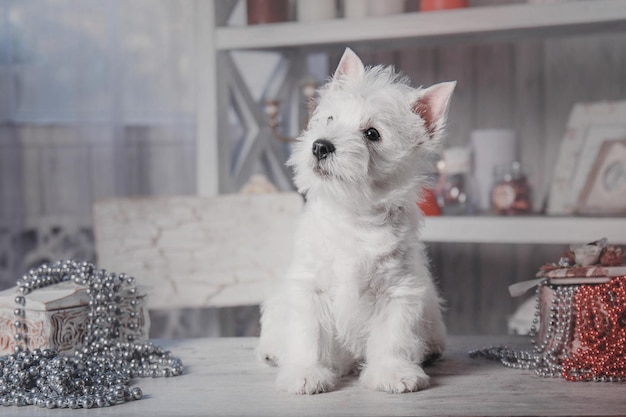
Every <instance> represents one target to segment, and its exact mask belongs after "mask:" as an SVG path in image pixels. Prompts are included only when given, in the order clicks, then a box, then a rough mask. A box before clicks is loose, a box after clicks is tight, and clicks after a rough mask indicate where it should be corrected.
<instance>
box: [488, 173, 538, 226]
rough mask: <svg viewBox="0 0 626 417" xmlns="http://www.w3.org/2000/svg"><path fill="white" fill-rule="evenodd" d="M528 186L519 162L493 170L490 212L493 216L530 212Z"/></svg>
mask: <svg viewBox="0 0 626 417" xmlns="http://www.w3.org/2000/svg"><path fill="white" fill-rule="evenodd" d="M530 194H531V193H530V185H529V183H528V179H527V178H526V175H524V173H523V172H522V168H521V165H520V163H519V162H513V163H512V164H507V165H498V166H496V167H495V168H494V185H493V188H492V190H491V211H492V212H493V213H494V214H508V215H516V214H527V213H530V212H531V209H532V206H531V200H530V197H531V195H530Z"/></svg>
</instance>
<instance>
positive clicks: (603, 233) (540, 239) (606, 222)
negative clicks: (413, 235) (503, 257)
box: [421, 216, 626, 245]
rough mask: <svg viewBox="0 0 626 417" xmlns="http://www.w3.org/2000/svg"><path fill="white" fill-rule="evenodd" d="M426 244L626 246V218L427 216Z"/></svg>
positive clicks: (424, 231)
mask: <svg viewBox="0 0 626 417" xmlns="http://www.w3.org/2000/svg"><path fill="white" fill-rule="evenodd" d="M424 223H425V227H424V230H423V231H422V235H421V237H422V240H424V241H425V242H476V243H537V244H570V243H583V242H588V241H593V240H596V239H600V238H603V237H606V238H607V239H608V240H609V243H611V244H620V245H623V244H626V218H615V217H611V218H609V217H555V216H536V217H534V216H529V217H508V216H503V217H490V216H484V217H482V216H458V217H457V216H440V217H439V216H437V217H426V220H425V222H424Z"/></svg>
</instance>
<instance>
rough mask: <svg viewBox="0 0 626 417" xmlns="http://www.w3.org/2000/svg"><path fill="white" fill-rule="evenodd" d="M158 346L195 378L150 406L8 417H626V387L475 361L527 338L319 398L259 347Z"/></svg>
mask: <svg viewBox="0 0 626 417" xmlns="http://www.w3.org/2000/svg"><path fill="white" fill-rule="evenodd" d="M158 343H159V344H160V345H162V346H164V347H166V348H168V349H170V350H172V351H173V353H174V354H175V355H176V356H178V357H180V358H181V359H182V360H183V362H184V364H185V375H183V376H180V377H176V378H166V379H139V380H137V385H138V386H140V387H141V388H142V390H143V392H144V399H142V400H141V401H134V402H130V403H126V404H122V405H117V406H114V407H109V408H103V409H92V410H54V409H53V410H46V409H39V408H37V407H32V406H31V407H20V408H17V407H8V408H2V412H1V415H2V416H7V417H8V416H40V415H42V416H43V415H46V416H48V415H50V416H61V415H63V416H65V415H72V416H74V415H76V416H78V415H85V416H148V417H157V416H167V417H172V416H213V415H215V416H246V415H250V416H283V415H285V416H422V415H547V416H553V415H568V416H571V415H626V384H623V383H622V384H620V383H593V382H583V383H581V382H567V381H564V380H562V379H544V378H539V377H536V376H535V375H534V374H533V373H532V372H530V371H520V370H513V369H508V368H505V367H504V366H502V365H500V364H499V363H497V362H492V361H487V360H485V359H471V358H469V357H468V355H467V351H468V350H470V349H473V348H478V347H483V346H485V345H491V344H508V345H511V346H521V347H528V346H530V345H529V344H528V338H526V337H524V338H522V337H502V336H499V337H484V336H483V337H474V336H471V337H470V336H463V337H460V336H456V337H455V336H452V337H450V339H449V347H448V350H447V352H446V354H445V356H444V359H443V360H441V361H439V362H437V363H436V364H435V365H434V366H431V367H429V368H428V369H427V371H426V372H427V373H429V374H430V375H431V377H432V379H431V381H432V386H431V387H430V388H429V389H427V390H425V391H421V392H416V393H410V394H395V395H394V394H386V393H382V392H372V391H369V390H366V389H363V388H362V387H360V386H359V384H358V381H357V379H356V378H354V377H351V378H346V379H345V380H343V381H342V383H341V386H340V388H339V389H338V390H336V391H334V392H330V393H325V394H319V395H314V396H296V395H291V394H287V393H283V392H278V391H277V390H276V388H275V386H274V378H275V376H276V369H274V368H269V367H266V366H264V365H263V364H261V363H259V362H258V361H257V359H256V355H255V349H256V345H257V339H254V338H238V339H234V338H227V339H186V340H163V341H158Z"/></svg>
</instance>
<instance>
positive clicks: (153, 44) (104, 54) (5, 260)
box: [0, 0, 196, 289]
mask: <svg viewBox="0 0 626 417" xmlns="http://www.w3.org/2000/svg"><path fill="white" fill-rule="evenodd" d="M193 13H194V3H193V1H192V0H178V1H171V0H106V1H104V0H0V289H2V288H7V287H9V286H11V285H13V284H14V282H15V280H16V278H17V277H19V276H20V274H22V273H23V272H24V271H25V270H27V269H28V268H29V267H31V266H32V265H36V264H39V263H41V262H42V261H46V260H53V259H60V258H65V257H76V258H80V259H93V258H94V249H93V233H92V231H93V228H92V219H91V207H92V204H93V202H94V201H96V200H98V199H102V198H107V197H112V196H132V195H155V194H157V195H163V194H190V193H194V192H195V181H196V180H195V175H196V174H195V156H194V154H195V142H194V140H195V96H194V84H195V68H194V67H195V63H194V59H195V57H194V41H195V40H194V27H193Z"/></svg>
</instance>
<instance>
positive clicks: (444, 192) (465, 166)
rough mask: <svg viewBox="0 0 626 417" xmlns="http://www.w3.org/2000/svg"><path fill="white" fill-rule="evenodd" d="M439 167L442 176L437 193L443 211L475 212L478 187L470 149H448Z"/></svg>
mask: <svg viewBox="0 0 626 417" xmlns="http://www.w3.org/2000/svg"><path fill="white" fill-rule="evenodd" d="M438 167H439V171H440V177H439V180H438V182H437V186H436V187H435V194H436V196H437V205H439V208H440V209H441V212H442V213H443V214H444V215H453V216H458V215H463V214H472V213H474V211H475V196H476V192H475V191H476V187H475V186H474V185H473V180H472V177H471V175H470V169H471V164H470V151H469V149H467V148H462V147H455V148H450V149H446V150H445V151H444V154H443V160H442V161H440V163H439V164H438Z"/></svg>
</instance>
